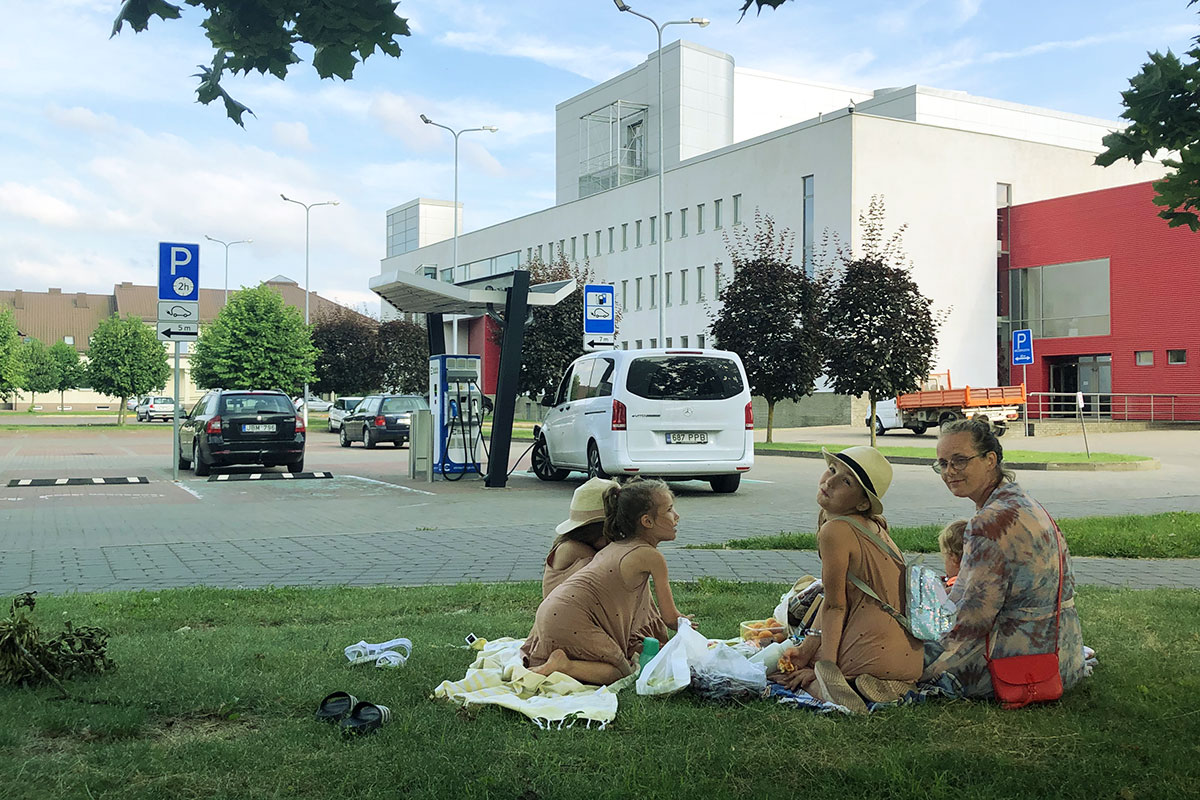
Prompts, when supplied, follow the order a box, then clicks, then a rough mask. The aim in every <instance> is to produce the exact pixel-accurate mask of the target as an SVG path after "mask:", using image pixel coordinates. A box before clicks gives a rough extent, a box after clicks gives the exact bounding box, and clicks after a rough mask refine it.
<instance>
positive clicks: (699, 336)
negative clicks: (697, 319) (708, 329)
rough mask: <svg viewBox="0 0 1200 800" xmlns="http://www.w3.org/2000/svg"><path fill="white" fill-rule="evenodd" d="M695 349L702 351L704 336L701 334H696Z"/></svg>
mask: <svg viewBox="0 0 1200 800" xmlns="http://www.w3.org/2000/svg"><path fill="white" fill-rule="evenodd" d="M696 347H699V348H700V349H701V350H703V349H704V334H703V333H697V334H696Z"/></svg>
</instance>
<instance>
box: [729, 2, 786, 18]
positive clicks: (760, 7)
mask: <svg viewBox="0 0 1200 800" xmlns="http://www.w3.org/2000/svg"><path fill="white" fill-rule="evenodd" d="M786 2H787V0H745V2H744V3H742V17H744V16H746V12H747V11H749V10H750V6H758V8H757V9H756V10H755V12H754V13H756V14H761V13H762V10H763V9H764V8H766V7H767V6H770V7H771V8H779V7H780V6H781V5H783V4H784V3H786ZM738 21H739V22H741V17H738Z"/></svg>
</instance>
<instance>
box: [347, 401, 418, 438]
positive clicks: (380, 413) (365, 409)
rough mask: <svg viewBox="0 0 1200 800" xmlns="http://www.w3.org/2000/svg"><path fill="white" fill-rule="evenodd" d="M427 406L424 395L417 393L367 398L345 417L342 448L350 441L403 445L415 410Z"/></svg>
mask: <svg viewBox="0 0 1200 800" xmlns="http://www.w3.org/2000/svg"><path fill="white" fill-rule="evenodd" d="M428 408H429V404H428V403H426V402H425V398H424V397H421V396H420V395H415V394H373V395H370V396H368V397H364V398H363V399H362V400H361V401H360V402H359V404H358V405H357V406H355V407H354V410H353V411H351V412H350V413H349V414H347V415H346V416H345V417H344V418H343V419H342V428H341V432H340V433H339V434H338V436H339V437H340V438H339V441H340V442H341V445H342V447H349V446H350V443H351V442H362V443H363V444H364V445H366V446H367V447H374V446H375V445H377V444H379V443H380V442H391V443H392V444H394V445H395V446H396V447H400V446H402V445H403V444H404V443H405V442H407V441H408V436H409V427H410V425H411V422H412V412H414V411H419V410H421V409H428Z"/></svg>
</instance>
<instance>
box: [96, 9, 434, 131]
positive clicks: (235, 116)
mask: <svg viewBox="0 0 1200 800" xmlns="http://www.w3.org/2000/svg"><path fill="white" fill-rule="evenodd" d="M184 2H185V3H186V4H187V5H189V6H193V7H196V8H202V9H204V10H205V11H206V12H207V13H208V16H207V17H206V18H205V20H204V22H203V23H202V24H201V27H203V28H204V35H205V36H207V37H208V40H209V42H210V43H211V44H212V48H213V59H212V63H211V65H209V66H205V65H201V66H200V67H199V69H200V72H199V73H198V74H197V75H195V77H197V78H199V79H200V85H199V87H197V89H196V96H197V97H196V99H197V100H198V101H199V102H201V103H204V104H205V105H208V104H209V103H211V102H212V101H213V100H217V99H220V100H221V101H222V102H223V103H224V104H225V113H226V114H227V115H228V116H229V118H230V119H232V120H233V121H234V122H236V123H237V124H238V125H243V126H244V123H243V122H242V115H243V114H244V113H246V112H250V114H251V115H253V114H254V112H253V111H250V109H249V108H247V107H246V106H244V105H243V104H242V103H239V102H238V101H237V100H234V99H233V98H232V97H230V95H229V93H228V92H226V91H225V89H224V88H223V87H222V86H221V79H222V78H223V77H224V76H225V73H227V72H230V73H233V74H235V75H236V74H238V73H242V74H249V73H250V72H251V71H255V72H258V73H259V74H262V75H265V74H267V73H270V74H271V75H274V76H275V77H276V78H278V79H279V80H284V79H285V78H286V77H287V71H288V68H289V67H290V66H291V65H292V64H297V63H299V62H300V61H301V58H300V56H299V55H297V54H296V45H297V44H307V45H310V46H311V47H312V65H313V68H314V69H316V71H317V74H318V75H320V76H321V77H322V78H332V77H335V76H336V77H338V78H341V79H342V80H345V81H348V80H350V79H351V78H352V77H353V76H354V68H355V67H356V66H358V64H359V62H360V61H365V60H366V59H367V57H368V56H370V55H372V54H373V53H374V52H375V51H376V50H379V51H380V52H382V53H385V54H386V55H389V56H392V57H395V58H398V57H399V56H400V52H401V51H400V45H399V44H398V42H397V41H396V40H397V39H398V38H399V37H401V36H408V35H409V34H410V32H409V28H408V20H406V19H404V18H403V17H400V16H397V14H396V7H397V6H398V5H399V2H397V0H256V2H248V1H247V0H184ZM180 10H181V7H180V6H177V5H174V4H172V3H169V2H166V0H125V2H123V3H122V4H121V9H120V11H119V12H118V13H117V17H116V19H115V20H113V28H112V35H111V36H110V37H109V38H112V36H116V35H117V34H118V33H120V32H121V28H122V27H123V26H124V25H125V24H126V23H128V24H129V27H131V28H133V30H134V32H137V33H140V32H141V31H144V30H146V29H147V28H148V27H149V26H150V18H151V17H159V18H160V19H163V20H168V19H179V18H180V16H181V15H180Z"/></svg>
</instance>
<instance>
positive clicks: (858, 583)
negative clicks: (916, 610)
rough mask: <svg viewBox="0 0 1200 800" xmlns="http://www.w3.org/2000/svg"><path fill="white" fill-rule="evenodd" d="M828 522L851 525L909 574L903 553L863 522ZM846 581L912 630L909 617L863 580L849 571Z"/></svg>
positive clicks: (832, 520)
mask: <svg viewBox="0 0 1200 800" xmlns="http://www.w3.org/2000/svg"><path fill="white" fill-rule="evenodd" d="M826 521H827V522H834V521H840V522H845V523H847V524H848V525H850V527H852V528H854V529H855V530H857V531H858V532H859V533H861V534H862V535H863V536H865V537H867V541H869V542H871V544H873V545H875V546H876V547H877V548H879V549H880V550H881V551H882V552H883V554H884V555H886V556H888V557H890V558H892V559H895V560H896V561H897V562H898V563H899V564H900V568H901V570H903V571H904V573H905V574H907V571H908V563H907V562H906V561H905V560H904V556H903V555H902V554H901V553H898V552H896V551H893V550H892V548H890V547H888V546H887V544H886V543H885V542H884V540H883V539H882V538H880V536H879V535H878V534H876V533H875V531H873V530H871V529H870V528H868V527H867V526H866V525H863V524H862V523H861V522H859V521H858V520H856V519H855V518H854V517H832V518H830V519H828V520H826ZM846 579H847V580H849V581H850V583H852V584H853V585H854V587H855V588H857V589H858V590H859V591H860V592H862V593H863V594H865V595H866V596H867V597H870V598H871V599H873V600H874V601H875V602H876V603H879V605H881V606H882V607H883V610H884V611H886V612H887V613H889V614H891V615H892V616H893V617H894V618H895V619H896V621H897V622H899V623H900V624H901V625H903V626H904V629H905V630H911V628H910V626H909V623H908V617H906V616H904V615H903V614H901V613H900V612H899V611H897V610H896V609H895V608H894V607H892V606H891V605H890V604H888V603H886V602H884V600H883V598H882V597H880V596H879V595H878V594H876V593H875V590H873V589H872V588H871V587H870V586H868V585H867V584H866V582H865V581H864V580H862V579H861V578H859V577H858V576H857V575H855V574H854V573H853V572H851V571H849V570H847V571H846Z"/></svg>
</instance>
